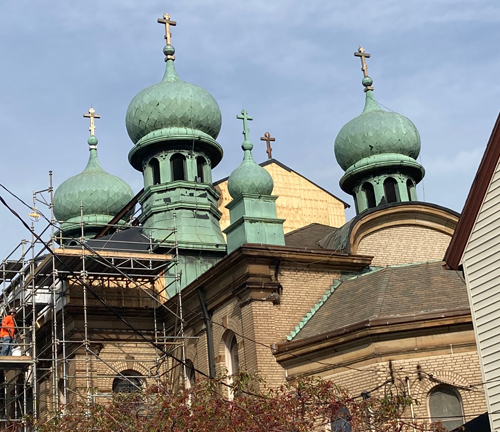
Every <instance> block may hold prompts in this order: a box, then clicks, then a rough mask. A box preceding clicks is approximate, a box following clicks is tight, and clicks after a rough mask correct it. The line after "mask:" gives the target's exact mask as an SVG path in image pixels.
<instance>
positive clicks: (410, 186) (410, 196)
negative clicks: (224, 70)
mask: <svg viewBox="0 0 500 432" xmlns="http://www.w3.org/2000/svg"><path fill="white" fill-rule="evenodd" d="M414 190H415V183H413V181H412V180H410V179H408V180H406V191H407V192H408V200H409V201H413V194H414Z"/></svg>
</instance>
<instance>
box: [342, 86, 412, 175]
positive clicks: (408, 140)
mask: <svg viewBox="0 0 500 432" xmlns="http://www.w3.org/2000/svg"><path fill="white" fill-rule="evenodd" d="M385 153H392V154H400V155H404V156H408V157H410V158H412V159H416V158H417V157H418V155H419V153H420V135H419V133H418V130H417V128H416V127H415V125H414V124H413V123H412V122H411V120H409V119H408V118H406V117H404V116H402V115H400V114H397V113H395V112H388V111H384V110H382V108H380V106H379V105H378V104H377V102H376V101H375V99H374V97H373V91H372V90H368V91H367V92H366V102H365V108H364V110H363V112H362V113H361V114H360V115H359V116H358V117H356V118H354V119H352V120H351V121H349V122H348V123H347V124H345V125H344V126H343V127H342V129H341V130H340V132H339V134H338V135H337V138H336V139H335V157H336V158H337V162H338V163H339V165H340V166H341V167H342V169H344V170H347V169H348V168H349V167H350V166H352V165H354V164H355V163H356V162H359V161H360V160H362V159H364V158H368V157H370V156H373V155H380V154H385Z"/></svg>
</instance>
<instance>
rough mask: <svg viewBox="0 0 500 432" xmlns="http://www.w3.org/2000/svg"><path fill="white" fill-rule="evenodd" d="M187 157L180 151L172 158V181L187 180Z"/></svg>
mask: <svg viewBox="0 0 500 432" xmlns="http://www.w3.org/2000/svg"><path fill="white" fill-rule="evenodd" d="M185 167H186V158H185V157H184V155H181V154H180V153H175V154H174V155H173V156H172V157H171V158H170V168H171V169H172V181H175V180H186V176H185V172H186V169H185Z"/></svg>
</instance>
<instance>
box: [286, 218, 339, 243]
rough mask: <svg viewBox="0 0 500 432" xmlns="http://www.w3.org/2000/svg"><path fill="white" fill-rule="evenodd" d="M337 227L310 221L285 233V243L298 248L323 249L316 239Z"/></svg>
mask: <svg viewBox="0 0 500 432" xmlns="http://www.w3.org/2000/svg"><path fill="white" fill-rule="evenodd" d="M337 229H338V228H335V227H332V226H330V225H323V224H319V223H312V224H309V225H306V226H304V227H301V228H297V229H296V230H293V231H290V232H289V233H286V234H285V245H286V246H291V247H294V248H298V249H323V248H322V247H321V246H319V245H318V241H319V240H321V239H322V238H323V237H325V236H326V235H328V234H329V233H331V232H334V231H336V230H337Z"/></svg>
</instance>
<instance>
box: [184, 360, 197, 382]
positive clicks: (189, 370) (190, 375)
mask: <svg viewBox="0 0 500 432" xmlns="http://www.w3.org/2000/svg"><path fill="white" fill-rule="evenodd" d="M195 383H196V375H195V373H194V364H193V362H192V361H191V360H186V389H190V388H191V387H193V386H194V385H195Z"/></svg>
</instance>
